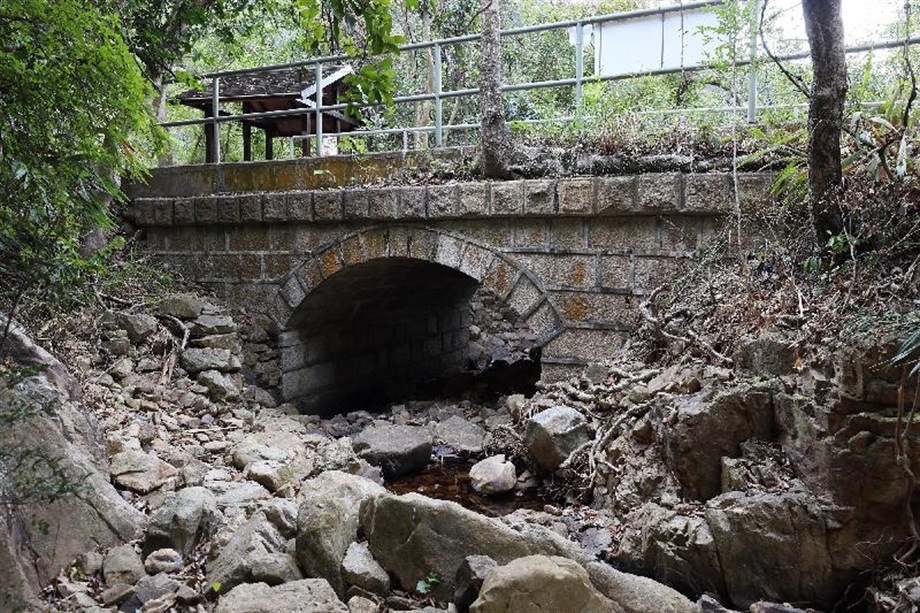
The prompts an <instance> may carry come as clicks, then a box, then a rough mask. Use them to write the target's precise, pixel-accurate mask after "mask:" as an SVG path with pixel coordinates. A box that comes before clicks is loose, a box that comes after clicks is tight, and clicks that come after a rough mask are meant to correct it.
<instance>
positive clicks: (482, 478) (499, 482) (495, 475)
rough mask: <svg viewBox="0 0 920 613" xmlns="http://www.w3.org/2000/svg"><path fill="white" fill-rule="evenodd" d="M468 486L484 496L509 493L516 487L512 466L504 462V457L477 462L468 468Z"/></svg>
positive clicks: (514, 472) (498, 456) (496, 456)
mask: <svg viewBox="0 0 920 613" xmlns="http://www.w3.org/2000/svg"><path fill="white" fill-rule="evenodd" d="M470 485H471V486H472V488H473V489H474V490H476V491H477V492H478V493H480V494H485V495H486V496H489V495H493V494H504V493H505V492H510V491H511V490H513V489H514V486H516V485H517V473H516V471H515V469H514V464H512V463H511V462H508V461H507V460H505V456H504V455H495V456H492V457H489V458H486V459H485V460H482V461H481V462H477V463H476V464H474V465H473V467H472V468H470Z"/></svg>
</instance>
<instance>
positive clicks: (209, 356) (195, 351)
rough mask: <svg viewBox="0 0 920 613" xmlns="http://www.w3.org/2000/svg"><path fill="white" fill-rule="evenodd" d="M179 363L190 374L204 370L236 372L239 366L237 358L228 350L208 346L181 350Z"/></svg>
mask: <svg viewBox="0 0 920 613" xmlns="http://www.w3.org/2000/svg"><path fill="white" fill-rule="evenodd" d="M179 363H180V365H181V366H182V368H184V369H185V370H187V371H188V372H190V373H192V374H195V373H199V372H202V371H205V370H217V371H220V372H237V371H238V370H239V369H240V367H241V365H240V360H239V358H237V357H236V356H235V355H234V354H233V353H231V352H230V351H227V350H226V349H213V348H210V347H203V348H199V347H190V348H188V349H186V350H185V351H183V352H182V359H181V360H180V362H179Z"/></svg>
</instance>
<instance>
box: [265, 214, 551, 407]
mask: <svg viewBox="0 0 920 613" xmlns="http://www.w3.org/2000/svg"><path fill="white" fill-rule="evenodd" d="M480 285H481V286H483V287H485V288H487V289H489V290H491V291H492V292H493V293H494V294H495V295H496V296H498V297H499V299H501V300H503V301H505V302H506V303H507V304H508V306H510V307H511V308H512V309H514V311H515V312H517V313H518V314H519V315H520V316H521V318H522V319H523V321H524V322H525V324H526V326H527V328H529V329H530V330H531V331H533V332H534V333H536V334H537V336H538V341H537V346H543V345H545V344H546V343H547V342H549V341H550V340H551V339H552V338H554V337H555V336H556V335H558V334H559V333H560V332H561V330H562V321H561V319H560V317H559V316H558V314H557V313H556V310H555V308H554V307H553V305H552V303H551V302H550V300H549V299H548V297H547V294H546V292H545V291H544V290H543V289H542V288H541V287H540V284H539V282H538V281H537V280H536V279H535V278H534V276H533V274H532V273H530V272H528V271H527V270H524V269H523V268H521V266H520V265H519V264H517V263H516V262H515V261H514V260H512V259H510V258H508V257H507V256H505V255H503V254H501V253H499V252H497V251H495V250H494V249H490V248H489V247H487V246H484V245H479V244H476V243H473V242H471V241H470V240H468V239H465V238H463V237H462V236H458V235H455V234H453V233H448V232H445V231H440V230H436V229H434V228H429V227H424V226H408V225H407V226H398V225H394V226H376V227H371V228H368V229H364V230H362V231H359V232H354V233H351V234H349V235H346V236H344V237H342V238H340V239H337V240H335V241H334V242H333V243H332V244H331V245H328V246H326V247H325V248H323V249H321V250H319V251H318V252H317V253H315V254H313V255H311V256H310V257H308V258H307V259H306V260H305V261H304V262H302V263H300V264H299V265H298V266H297V267H296V268H295V269H294V270H293V271H291V272H290V273H289V274H288V275H286V276H285V278H284V279H283V280H282V283H281V286H280V289H279V290H278V292H277V295H276V296H275V298H274V300H273V306H272V314H273V317H274V319H275V320H276V321H277V322H278V323H279V325H280V327H281V330H282V331H281V333H280V338H279V350H280V354H281V369H282V379H281V381H282V392H283V395H284V398H285V399H286V400H289V401H292V402H295V403H296V404H297V405H298V406H299V407H301V409H302V410H304V411H307V412H310V413H318V414H327V413H333V412H336V411H339V410H341V409H342V407H354V406H367V405H369V404H373V403H376V402H378V401H380V400H386V399H391V398H399V397H405V396H407V395H409V394H411V393H412V392H413V390H414V386H415V384H416V383H417V382H418V381H421V380H427V379H432V378H437V377H441V376H445V375H448V374H450V373H452V372H456V371H460V370H462V369H464V367H465V366H466V362H467V356H468V346H469V321H470V320H469V317H470V306H469V302H470V297H471V296H472V295H473V293H474V292H475V291H476V290H477V288H479V287H480Z"/></svg>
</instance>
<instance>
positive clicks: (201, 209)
mask: <svg viewBox="0 0 920 613" xmlns="http://www.w3.org/2000/svg"><path fill="white" fill-rule="evenodd" d="M216 222H217V198H215V197H213V196H201V197H199V198H195V223H199V224H211V223H216Z"/></svg>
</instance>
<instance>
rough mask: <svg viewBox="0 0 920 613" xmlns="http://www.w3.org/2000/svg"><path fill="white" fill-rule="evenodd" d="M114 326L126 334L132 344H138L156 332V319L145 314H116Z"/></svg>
mask: <svg viewBox="0 0 920 613" xmlns="http://www.w3.org/2000/svg"><path fill="white" fill-rule="evenodd" d="M115 325H117V326H118V327H119V328H122V329H124V330H126V331H127V332H128V338H129V339H131V342H132V343H140V342H143V341H145V340H147V338H148V337H149V336H150V335H152V334H153V333H154V332H156V331H157V319H156V317H154V316H152V315H147V314H145V313H118V314H117V315H116V316H115Z"/></svg>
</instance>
